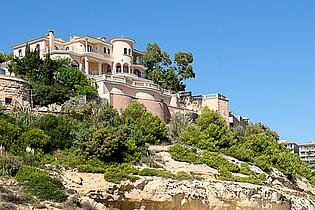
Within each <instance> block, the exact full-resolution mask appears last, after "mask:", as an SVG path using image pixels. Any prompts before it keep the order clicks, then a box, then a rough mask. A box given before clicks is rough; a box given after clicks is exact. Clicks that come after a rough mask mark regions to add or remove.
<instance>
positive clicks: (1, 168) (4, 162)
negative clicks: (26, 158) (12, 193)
mask: <svg viewBox="0 0 315 210" xmlns="http://www.w3.org/2000/svg"><path fill="white" fill-rule="evenodd" d="M21 165H22V160H21V158H20V157H18V156H13V155H9V154H1V155H0V176H15V174H16V173H17V172H18V170H19V169H20V167H21Z"/></svg>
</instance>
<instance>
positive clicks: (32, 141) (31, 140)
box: [18, 128, 49, 154]
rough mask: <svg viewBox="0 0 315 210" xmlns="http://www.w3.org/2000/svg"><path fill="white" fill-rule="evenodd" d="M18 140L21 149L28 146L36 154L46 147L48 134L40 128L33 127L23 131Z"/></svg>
mask: <svg viewBox="0 0 315 210" xmlns="http://www.w3.org/2000/svg"><path fill="white" fill-rule="evenodd" d="M18 141H19V147H20V148H21V150H22V151H25V149H26V148H27V147H30V148H33V149H34V150H35V152H36V154H42V153H43V152H44V150H45V149H47V144H48V143H49V136H47V135H46V134H45V133H44V131H42V130H41V129H38V128H33V129H30V130H28V131H26V132H24V133H23V134H22V135H21V136H20V137H19V139H18ZM46 152H47V150H46ZM48 152H49V151H48Z"/></svg>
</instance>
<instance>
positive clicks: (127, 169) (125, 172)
mask: <svg viewBox="0 0 315 210" xmlns="http://www.w3.org/2000/svg"><path fill="white" fill-rule="evenodd" d="M137 173H138V171H137V170H136V169H135V168H134V167H133V166H132V165H130V164H127V163H123V164H114V165H109V166H108V167H107V168H106V169H105V173H104V178H105V180H106V181H108V182H114V183H120V182H121V181H125V180H131V181H136V180H137V179H138V177H136V176H133V174H137Z"/></svg>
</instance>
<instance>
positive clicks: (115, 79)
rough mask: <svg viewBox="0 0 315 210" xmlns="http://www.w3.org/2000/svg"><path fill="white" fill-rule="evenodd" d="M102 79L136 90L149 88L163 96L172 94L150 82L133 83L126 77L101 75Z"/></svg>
mask: <svg viewBox="0 0 315 210" xmlns="http://www.w3.org/2000/svg"><path fill="white" fill-rule="evenodd" d="M95 79H100V77H98V78H95ZM102 79H104V80H107V81H111V82H119V83H125V84H128V85H130V86H132V87H136V88H150V89H154V90H159V91H161V92H162V93H163V94H164V95H171V94H172V92H171V91H170V90H165V89H163V88H161V87H160V86H159V85H157V84H154V83H152V82H139V81H133V80H131V79H129V78H127V77H124V76H116V75H106V74H103V76H102Z"/></svg>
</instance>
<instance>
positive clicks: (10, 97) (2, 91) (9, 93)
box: [0, 75, 32, 109]
mask: <svg viewBox="0 0 315 210" xmlns="http://www.w3.org/2000/svg"><path fill="white" fill-rule="evenodd" d="M0 101H1V104H2V105H4V106H5V108H6V109H11V108H12V107H13V106H31V104H32V103H31V86H30V84H29V83H28V82H27V81H25V80H22V79H19V78H17V77H14V76H8V75H0Z"/></svg>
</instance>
